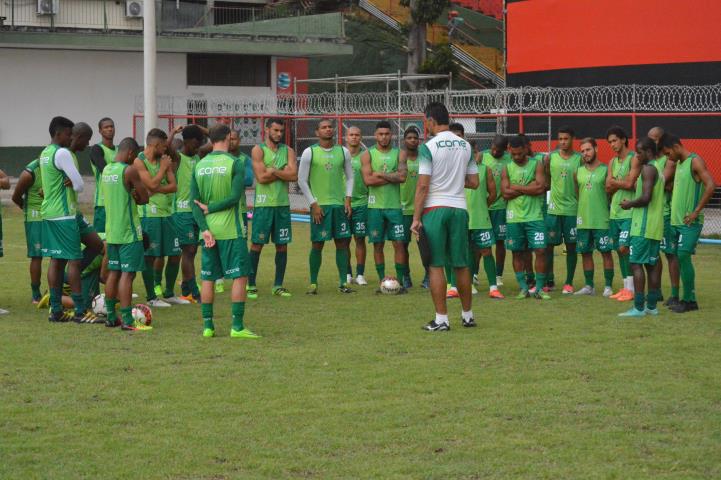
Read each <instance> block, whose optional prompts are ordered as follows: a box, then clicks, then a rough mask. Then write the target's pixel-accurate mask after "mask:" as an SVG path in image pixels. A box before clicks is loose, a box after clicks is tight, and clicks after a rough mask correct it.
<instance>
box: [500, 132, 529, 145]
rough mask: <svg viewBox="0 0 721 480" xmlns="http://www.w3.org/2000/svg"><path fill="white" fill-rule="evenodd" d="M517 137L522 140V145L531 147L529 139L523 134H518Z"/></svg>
mask: <svg viewBox="0 0 721 480" xmlns="http://www.w3.org/2000/svg"><path fill="white" fill-rule="evenodd" d="M518 136H519V137H521V139H522V140H523V144H524V145H525V146H527V147H528V146H530V145H531V139H530V138H528V137H527V136H526V134H525V133H519V134H518ZM506 143H508V142H506Z"/></svg>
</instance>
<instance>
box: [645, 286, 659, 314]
mask: <svg viewBox="0 0 721 480" xmlns="http://www.w3.org/2000/svg"><path fill="white" fill-rule="evenodd" d="M659 298H661V290H649V291H648V297H646V308H648V309H649V310H656V304H657V303H658V299H659Z"/></svg>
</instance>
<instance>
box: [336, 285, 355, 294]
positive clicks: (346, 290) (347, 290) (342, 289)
mask: <svg viewBox="0 0 721 480" xmlns="http://www.w3.org/2000/svg"><path fill="white" fill-rule="evenodd" d="M338 291H339V292H340V293H355V290H353V289H352V288H348V285H343V286H342V287H338Z"/></svg>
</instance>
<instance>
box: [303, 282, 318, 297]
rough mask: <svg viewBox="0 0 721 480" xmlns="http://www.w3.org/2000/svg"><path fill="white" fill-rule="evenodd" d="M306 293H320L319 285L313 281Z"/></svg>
mask: <svg viewBox="0 0 721 480" xmlns="http://www.w3.org/2000/svg"><path fill="white" fill-rule="evenodd" d="M305 294H306V295H318V285H316V284H315V283H311V284H310V287H309V288H308V291H307V292H305Z"/></svg>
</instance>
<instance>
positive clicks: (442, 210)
mask: <svg viewBox="0 0 721 480" xmlns="http://www.w3.org/2000/svg"><path fill="white" fill-rule="evenodd" d="M421 223H423V231H424V232H426V237H427V238H428V243H429V244H430V247H431V262H430V266H431V267H445V266H446V265H448V266H449V267H453V268H462V267H467V266H468V212H467V211H466V210H464V209H462V208H452V207H437V208H432V209H429V210H427V211H426V212H424V213H423V216H422V217H421Z"/></svg>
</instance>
